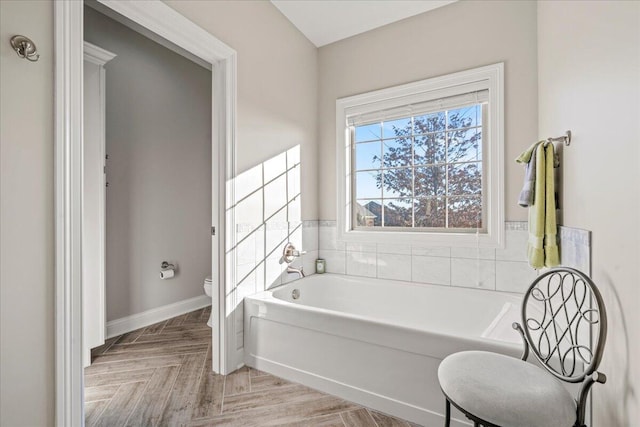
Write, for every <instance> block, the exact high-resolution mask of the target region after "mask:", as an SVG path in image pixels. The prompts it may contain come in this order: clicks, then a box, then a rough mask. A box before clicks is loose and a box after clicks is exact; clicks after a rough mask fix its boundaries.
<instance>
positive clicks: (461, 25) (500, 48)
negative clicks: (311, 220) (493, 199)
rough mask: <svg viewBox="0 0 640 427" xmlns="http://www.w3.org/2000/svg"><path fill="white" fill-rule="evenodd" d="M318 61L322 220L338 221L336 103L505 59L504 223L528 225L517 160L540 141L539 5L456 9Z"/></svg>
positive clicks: (338, 48)
mask: <svg viewBox="0 0 640 427" xmlns="http://www.w3.org/2000/svg"><path fill="white" fill-rule="evenodd" d="M319 61H320V65H319V70H320V71H319V74H318V75H319V123H318V124H319V138H320V141H319V144H320V145H319V150H320V151H319V152H320V155H319V156H318V158H319V160H320V176H321V177H322V179H321V183H322V184H321V185H319V197H320V200H322V203H321V204H320V218H321V219H336V205H335V202H336V200H335V199H336V198H335V175H336V172H335V145H336V144H335V135H336V131H335V115H336V113H335V105H336V104H335V102H336V99H337V98H341V97H345V96H349V95H355V94H359V93H363V92H367V91H371V90H375V89H382V88H385V87H389V86H394V85H398V84H402V83H409V82H412V81H416V80H422V79H426V78H429V77H435V76H439V75H442V74H447V73H451V72H455V71H462V70H466V69H469V68H475V67H479V66H482V65H489V64H493V63H496V62H502V61H504V63H505V145H506V149H505V153H506V160H505V163H506V166H505V171H506V175H505V182H506V184H505V186H506V199H505V200H506V219H507V220H510V221H524V220H526V210H524V209H522V208H520V207H518V206H517V204H516V203H515V201H516V200H517V196H518V193H519V192H520V189H521V186H522V167H521V166H519V165H516V164H515V162H514V161H513V159H515V158H516V156H517V155H518V154H520V152H521V151H522V150H523V149H524V148H526V147H527V146H529V145H530V144H532V143H533V142H534V141H535V140H536V138H537V115H538V112H537V105H538V104H537V98H536V85H537V77H536V4H535V2H532V1H513V2H506V1H497V2H496V1H461V2H457V3H453V4H450V5H448V6H445V7H442V8H439V9H436V10H433V11H431V12H428V13H424V14H422V15H418V16H414V17H412V18H408V19H405V20H403V21H399V22H396V23H393V24H390V25H387V26H385V27H381V28H378V29H375V30H372V31H369V32H367V33H364V34H360V35H357V36H354V37H351V38H349V39H346V40H343V41H339V42H336V43H333V44H330V45H328V46H324V47H322V48H320V57H319Z"/></svg>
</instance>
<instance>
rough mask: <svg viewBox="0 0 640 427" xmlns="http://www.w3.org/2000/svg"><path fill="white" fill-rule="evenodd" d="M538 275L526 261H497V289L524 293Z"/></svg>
mask: <svg viewBox="0 0 640 427" xmlns="http://www.w3.org/2000/svg"><path fill="white" fill-rule="evenodd" d="M537 275H538V272H537V271H536V270H534V269H533V268H531V267H529V264H528V263H526V262H519V261H496V290H497V291H505V292H518V293H524V292H526V290H527V289H528V288H529V285H530V284H531V282H533V280H534V279H535V278H536V277H537Z"/></svg>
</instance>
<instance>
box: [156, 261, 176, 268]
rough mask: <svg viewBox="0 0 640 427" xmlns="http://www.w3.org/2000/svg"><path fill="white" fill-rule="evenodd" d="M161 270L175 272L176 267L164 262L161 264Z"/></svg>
mask: <svg viewBox="0 0 640 427" xmlns="http://www.w3.org/2000/svg"><path fill="white" fill-rule="evenodd" d="M160 268H162V269H163V270H167V269H169V270H175V269H176V266H175V265H173V264H169V263H168V262H167V261H162V264H160Z"/></svg>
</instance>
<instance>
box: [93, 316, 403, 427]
mask: <svg viewBox="0 0 640 427" xmlns="http://www.w3.org/2000/svg"><path fill="white" fill-rule="evenodd" d="M209 314H210V307H207V308H204V309H202V310H197V311H194V312H191V313H187V314H184V315H182V316H178V317H175V318H173V319H169V320H166V321H164V322H160V323H157V324H155V325H151V326H148V327H146V328H142V329H139V330H136V331H133V332H129V333H127V334H124V335H121V336H119V337H115V338H111V339H109V340H108V341H107V342H106V343H105V344H104V345H103V346H101V347H98V348H96V349H94V351H92V358H93V360H92V364H91V366H89V367H87V368H86V369H85V419H86V425H87V426H89V427H93V426H108V427H118V426H134V427H140V426H144V427H147V426H163V427H164V426H167V427H173V426H185V427H199V426H234V427H235V426H238V427H240V426H242V427H245V426H246V427H251V426H287V427H293V426H297V427H303V426H317V427H334V426H335V427H351V426H353V427H359V426H364V427H396V426H397V427H409V426H415V425H414V424H410V423H408V422H406V421H403V420H400V419H398V418H394V417H390V416H388V415H385V414H382V413H379V412H376V411H373V410H371V409H367V408H363V407H361V406H358V405H356V404H353V403H350V402H347V401H345V400H342V399H340V398H337V397H334V396H331V395H328V394H325V393H321V392H319V391H316V390H312V389H310V388H308V387H305V386H302V385H300V384H295V383H291V382H288V381H285V380H283V379H281V378H277V377H274V376H272V375H269V374H267V373H264V372H260V371H257V370H254V369H251V368H247V367H245V368H242V369H239V370H237V371H236V372H233V373H231V374H229V375H226V376H225V375H217V374H214V373H213V372H212V371H211V329H210V328H209V327H208V326H207V324H206V322H207V319H208V318H209Z"/></svg>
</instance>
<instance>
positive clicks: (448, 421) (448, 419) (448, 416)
mask: <svg viewBox="0 0 640 427" xmlns="http://www.w3.org/2000/svg"><path fill="white" fill-rule="evenodd" d="M445 401H446V402H447V403H446V404H445V415H444V427H450V426H451V402H449V399H445Z"/></svg>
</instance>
